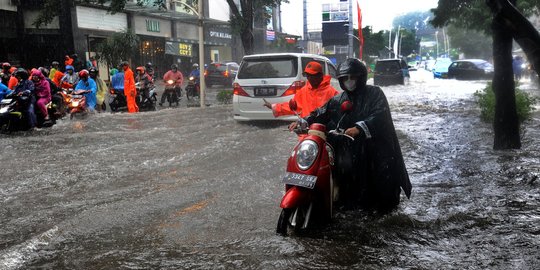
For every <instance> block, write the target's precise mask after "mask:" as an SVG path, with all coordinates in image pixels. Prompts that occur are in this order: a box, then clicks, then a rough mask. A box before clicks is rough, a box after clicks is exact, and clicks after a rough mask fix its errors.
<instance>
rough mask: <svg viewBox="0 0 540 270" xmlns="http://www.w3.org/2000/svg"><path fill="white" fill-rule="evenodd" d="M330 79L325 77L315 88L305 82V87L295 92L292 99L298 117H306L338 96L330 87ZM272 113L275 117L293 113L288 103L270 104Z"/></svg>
mask: <svg viewBox="0 0 540 270" xmlns="http://www.w3.org/2000/svg"><path fill="white" fill-rule="evenodd" d="M331 78H332V77H330V75H325V76H324V78H323V80H322V82H321V84H320V85H319V87H317V88H313V87H312V86H311V84H310V83H309V81H306V85H304V87H302V88H301V89H300V90H298V91H297V92H296V94H295V95H294V97H293V98H292V99H293V100H295V101H296V104H297V106H298V109H297V112H299V113H300V117H306V116H308V115H309V114H310V113H311V112H312V111H313V110H315V109H317V108H319V107H321V106H322V105H324V104H325V103H326V102H327V101H328V100H329V99H331V98H332V97H333V96H335V95H337V94H338V91H337V90H336V89H334V87H332V85H330V79H331ZM272 112H273V113H274V116H275V117H278V116H282V115H292V114H294V111H292V110H291V108H289V102H283V103H276V104H272Z"/></svg>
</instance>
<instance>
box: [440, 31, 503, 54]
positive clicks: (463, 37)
mask: <svg viewBox="0 0 540 270" xmlns="http://www.w3.org/2000/svg"><path fill="white" fill-rule="evenodd" d="M446 29H447V32H446V33H447V34H448V36H449V37H450V41H451V42H452V48H457V49H459V51H460V53H463V54H464V55H465V57H466V58H480V59H491V57H493V50H492V48H491V47H492V45H493V42H492V41H491V39H490V38H489V36H487V35H486V34H485V33H484V32H482V31H478V30H471V29H462V28H458V27H456V26H454V25H449V26H448V28H446Z"/></svg>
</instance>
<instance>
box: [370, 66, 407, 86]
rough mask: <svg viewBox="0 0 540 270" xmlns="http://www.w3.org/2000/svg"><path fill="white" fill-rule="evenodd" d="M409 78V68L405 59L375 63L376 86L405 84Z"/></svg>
mask: <svg viewBox="0 0 540 270" xmlns="http://www.w3.org/2000/svg"><path fill="white" fill-rule="evenodd" d="M409 78H410V75H409V66H408V65H407V62H405V60H403V59H381V60H377V62H376V63H375V73H374V74H373V84H374V85H383V86H384V85H393V84H405V82H406V81H407V80H409Z"/></svg>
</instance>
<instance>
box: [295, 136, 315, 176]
mask: <svg viewBox="0 0 540 270" xmlns="http://www.w3.org/2000/svg"><path fill="white" fill-rule="evenodd" d="M318 154H319V147H318V146H317V143H315V142H314V141H312V140H305V141H303V142H302V143H300V145H299V146H298V148H297V150H296V164H298V167H299V168H300V169H301V170H303V171H305V170H307V169H309V167H311V165H313V162H315V160H316V159H317V155H318Z"/></svg>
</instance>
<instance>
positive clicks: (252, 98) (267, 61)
mask: <svg viewBox="0 0 540 270" xmlns="http://www.w3.org/2000/svg"><path fill="white" fill-rule="evenodd" d="M311 61H317V62H319V63H320V64H321V65H322V67H323V71H324V73H325V74H328V75H330V76H332V80H331V84H332V86H334V88H336V90H338V91H339V89H340V88H339V82H338V80H337V79H336V68H335V66H334V65H333V64H332V62H331V61H330V60H329V59H328V58H326V57H324V56H320V55H315V54H302V53H272V54H256V55H247V56H244V58H243V59H242V62H241V63H240V69H239V70H238V74H237V76H236V79H235V80H234V83H233V88H234V90H233V101H232V103H233V117H234V119H235V120H237V121H249V120H274V119H276V120H287V121H292V120H296V116H294V115H291V116H281V117H278V118H275V117H274V115H273V113H272V110H270V109H268V108H266V107H264V106H263V103H264V101H263V98H264V99H266V100H267V101H268V102H270V103H281V102H287V101H289V100H290V99H291V98H292V97H293V96H294V94H295V93H296V91H297V90H299V89H300V88H302V86H304V84H305V83H306V78H305V77H304V76H303V71H304V68H305V66H306V65H307V63H309V62H311Z"/></svg>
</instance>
